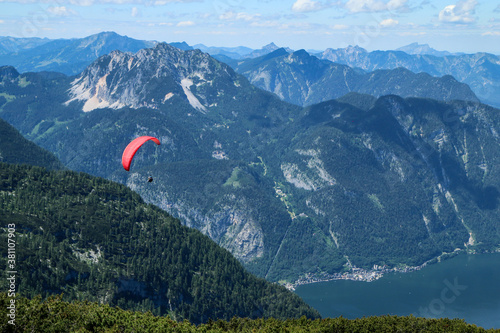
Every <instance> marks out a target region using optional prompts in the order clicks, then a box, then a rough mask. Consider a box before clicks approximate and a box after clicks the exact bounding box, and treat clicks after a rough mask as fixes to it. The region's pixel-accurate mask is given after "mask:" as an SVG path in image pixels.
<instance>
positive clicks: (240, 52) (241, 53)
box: [193, 44, 253, 59]
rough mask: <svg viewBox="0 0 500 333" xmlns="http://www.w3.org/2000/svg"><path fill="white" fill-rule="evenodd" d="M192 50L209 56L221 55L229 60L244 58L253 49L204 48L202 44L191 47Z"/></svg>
mask: <svg viewBox="0 0 500 333" xmlns="http://www.w3.org/2000/svg"><path fill="white" fill-rule="evenodd" d="M193 48H195V49H199V50H201V51H202V52H205V53H208V54H210V55H211V56H216V55H222V56H226V57H228V58H231V59H241V58H245V57H247V56H248V55H249V54H250V53H252V51H253V49H251V48H248V47H246V46H238V47H217V46H205V45H203V44H196V45H194V46H193Z"/></svg>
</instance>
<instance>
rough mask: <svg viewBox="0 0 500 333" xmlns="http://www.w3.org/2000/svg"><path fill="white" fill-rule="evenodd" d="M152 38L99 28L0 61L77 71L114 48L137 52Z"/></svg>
mask: <svg viewBox="0 0 500 333" xmlns="http://www.w3.org/2000/svg"><path fill="white" fill-rule="evenodd" d="M155 44H156V42H151V41H140V40H136V39H132V38H129V37H126V36H120V35H118V34H116V33H114V32H102V33H99V34H96V35H92V36H88V37H85V38H77V39H57V40H52V41H48V42H44V43H39V45H37V46H34V47H30V48H23V49H19V50H17V51H16V52H13V53H12V52H11V53H6V54H2V55H0V65H11V66H14V67H15V68H16V69H17V70H18V71H20V72H30V71H36V72H40V71H54V72H60V73H64V74H67V75H74V74H79V73H80V72H81V71H82V70H83V69H85V67H87V66H88V65H89V64H90V63H91V62H92V61H94V60H95V59H97V58H98V57H100V56H101V55H104V54H108V53H109V52H111V51H114V50H121V51H123V52H137V51H139V50H140V49H143V48H146V47H151V46H153V45H155Z"/></svg>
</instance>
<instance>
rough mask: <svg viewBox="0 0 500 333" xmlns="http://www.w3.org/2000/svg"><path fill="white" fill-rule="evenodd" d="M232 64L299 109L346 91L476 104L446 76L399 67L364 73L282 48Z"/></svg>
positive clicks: (463, 87) (464, 87)
mask: <svg viewBox="0 0 500 333" xmlns="http://www.w3.org/2000/svg"><path fill="white" fill-rule="evenodd" d="M353 51H354V52H358V51H357V50H353ZM231 64H233V66H235V70H236V71H237V72H239V73H241V74H243V75H245V76H246V77H247V78H248V79H249V80H250V82H251V83H253V84H254V85H256V86H258V87H260V88H262V89H265V90H268V91H271V92H273V93H275V94H276V95H278V96H280V97H281V98H282V99H283V100H285V101H287V102H290V103H294V104H298V105H311V104H315V103H320V102H324V101H327V100H331V99H335V98H339V97H341V96H343V95H345V94H347V93H349V92H358V93H362V94H368V95H372V96H377V97H378V96H383V95H389V94H395V95H399V96H403V97H411V96H413V97H428V98H433V99H437V100H443V101H449V100H454V99H463V100H469V101H478V99H477V97H476V96H475V95H474V93H473V92H472V91H471V90H470V88H469V87H468V86H467V85H465V84H463V83H459V82H457V81H456V80H455V79H454V78H452V77H451V76H444V77H441V78H436V77H432V76H430V75H429V74H425V73H419V74H415V73H413V72H411V71H409V70H407V69H404V68H397V69H394V70H377V71H374V72H371V73H365V72H363V71H360V70H356V69H353V68H351V67H348V66H346V65H341V64H338V63H332V62H330V61H326V60H321V59H318V58H316V57H315V56H311V55H309V54H308V53H307V52H306V51H304V50H300V51H296V52H293V53H291V54H290V53H289V52H287V51H286V50H285V49H277V50H276V51H274V52H272V53H269V54H267V55H265V56H262V57H259V58H255V59H246V60H240V61H238V62H237V63H234V62H232V63H231Z"/></svg>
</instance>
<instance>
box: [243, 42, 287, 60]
mask: <svg viewBox="0 0 500 333" xmlns="http://www.w3.org/2000/svg"><path fill="white" fill-rule="evenodd" d="M280 48H282V47H278V46H276V44H274V43H269V44H267V45H265V46H263V47H262V48H261V49H260V50H254V51H253V52H252V53H250V54H249V55H248V56H247V57H246V58H257V57H262V56H265V55H267V54H269V53H271V52H274V51H276V50H278V49H280ZM283 49H285V50H286V51H287V52H293V50H291V49H289V48H288V47H285V48H283Z"/></svg>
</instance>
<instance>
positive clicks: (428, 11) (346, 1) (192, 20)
mask: <svg viewBox="0 0 500 333" xmlns="http://www.w3.org/2000/svg"><path fill="white" fill-rule="evenodd" d="M102 31H115V32H117V33H119V34H121V35H127V36H129V37H133V38H137V39H147V40H157V41H165V42H180V41H186V42H187V43H188V44H190V45H195V44H199V43H201V44H205V45H207V46H240V45H244V46H248V47H251V48H261V47H262V46H263V45H266V44H268V43H270V42H274V43H275V44H277V45H278V46H287V47H290V48H292V49H294V50H298V49H315V50H324V49H326V48H340V47H346V46H348V45H359V46H362V47H364V48H365V49H367V50H370V51H371V50H377V49H378V50H388V49H396V48H398V47H401V46H404V45H407V44H410V43H412V42H418V43H422V44H423V43H427V44H429V45H430V46H431V47H433V48H435V49H437V50H447V51H452V52H467V53H473V52H479V51H481V52H491V53H495V54H500V1H497V0H437V1H434V0H433V1H430V0H292V1H284V0H283V1H282V0H279V1H270V0H215V1H207V0H46V1H31V0H0V36H13V37H48V38H73V37H85V36H88V35H91V34H94V33H98V32H102Z"/></svg>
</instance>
